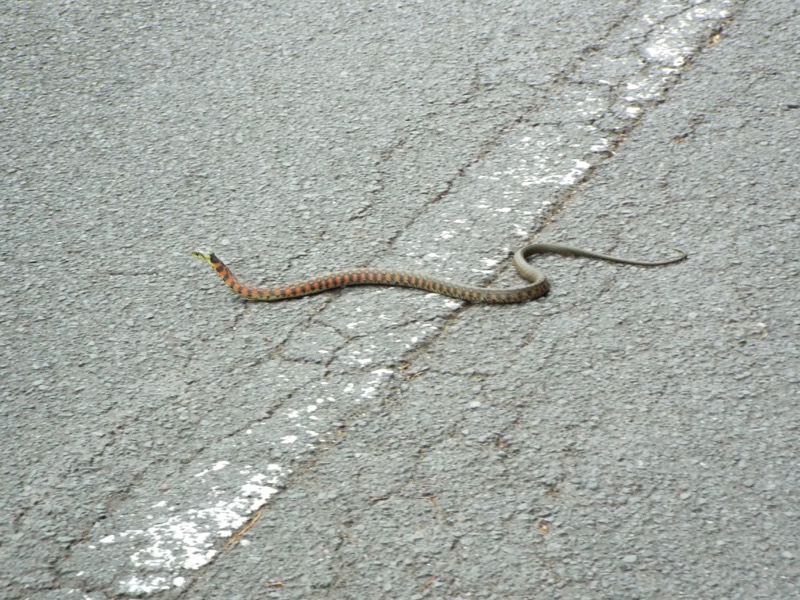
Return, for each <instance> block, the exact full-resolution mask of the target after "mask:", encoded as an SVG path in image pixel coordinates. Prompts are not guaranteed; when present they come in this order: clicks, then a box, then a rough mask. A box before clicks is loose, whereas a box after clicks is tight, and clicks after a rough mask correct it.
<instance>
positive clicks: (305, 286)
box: [194, 252, 470, 302]
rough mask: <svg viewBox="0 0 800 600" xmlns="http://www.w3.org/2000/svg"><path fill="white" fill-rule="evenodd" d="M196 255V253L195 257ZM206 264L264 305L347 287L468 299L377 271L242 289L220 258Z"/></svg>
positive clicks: (425, 281) (437, 285)
mask: <svg viewBox="0 0 800 600" xmlns="http://www.w3.org/2000/svg"><path fill="white" fill-rule="evenodd" d="M194 254H195V255H199V254H200V253H199V252H196V253H194ZM200 258H204V259H205V260H207V261H208V262H209V263H210V264H211V266H212V267H213V268H214V270H215V271H216V272H217V275H219V276H220V278H222V280H223V281H224V282H225V284H226V285H227V286H228V287H229V288H231V289H232V290H233V291H234V292H236V293H237V294H239V295H240V296H243V297H245V298H247V299H248V300H260V301H266V302H277V301H280V300H289V299H292V298H301V297H303V296H309V295H311V294H319V293H321V292H325V291H328V290H333V289H337V288H343V287H347V286H350V285H385V286H400V287H408V288H415V289H422V290H427V291H430V292H435V293H438V294H443V295H445V296H453V297H459V298H461V299H463V300H467V299H470V298H468V297H467V296H468V295H469V294H466V293H464V292H462V293H461V294H460V295H459V296H455V294H456V293H458V291H457V290H455V289H454V288H456V287H458V286H457V285H455V284H454V285H452V286H449V285H447V284H446V282H443V281H439V280H436V279H434V278H431V277H425V276H422V275H416V274H414V273H405V272H402V271H379V270H367V269H365V270H361V271H341V272H337V273H330V274H329V275H322V276H320V277H315V278H314V279H309V280H308V281H299V282H297V283H293V284H290V285H287V286H283V287H274V288H260V287H253V286H249V285H245V284H243V283H241V282H240V281H239V279H238V278H237V277H236V275H234V274H233V272H232V271H231V270H230V269H229V268H228V266H227V265H226V264H225V263H223V262H222V261H221V260H220V259H219V257H217V255H216V254H214V253H213V252H211V253H208V256H207V258H206V257H205V256H200Z"/></svg>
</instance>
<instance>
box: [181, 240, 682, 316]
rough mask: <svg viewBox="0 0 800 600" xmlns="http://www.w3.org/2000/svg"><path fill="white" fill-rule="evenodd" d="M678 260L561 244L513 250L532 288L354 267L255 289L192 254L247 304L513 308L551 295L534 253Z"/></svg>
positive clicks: (209, 256)
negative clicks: (342, 298) (345, 300)
mask: <svg viewBox="0 0 800 600" xmlns="http://www.w3.org/2000/svg"><path fill="white" fill-rule="evenodd" d="M677 252H679V253H680V256H678V257H676V258H671V259H669V260H662V261H656V262H645V261H641V260H629V259H626V258H617V257H615V256H608V255H606V254H598V253H597V252H590V251H588V250H581V249H580V248H574V247H572V246H565V245H562V244H538V243H537V244H529V245H527V246H525V247H523V248H520V249H519V250H517V252H516V253H515V254H514V267H515V268H516V269H517V272H518V273H519V274H520V275H521V276H522V277H523V278H525V279H527V280H528V281H530V285H526V286H523V287H516V288H505V289H498V288H480V287H473V286H470V285H463V284H460V283H453V282H450V281H446V280H444V279H439V278H437V277H431V276H429V275H422V274H420V273H410V272H406V271H396V270H389V269H358V270H351V271H339V272H336V273H330V274H328V275H321V276H319V277H314V278H313V279H309V280H307V281H298V282H296V283H290V284H287V285H280V286H276V287H268V288H262V287H253V286H250V285H245V284H243V283H241V282H240V281H239V279H238V278H237V277H236V276H235V275H234V274H233V273H232V272H231V270H230V269H229V268H228V267H227V266H226V265H225V263H223V262H222V261H221V260H220V259H219V258H218V257H217V255H216V254H214V253H213V252H205V251H202V250H195V251H194V252H192V256H196V257H197V258H200V259H202V260H204V261H206V262H207V263H208V264H210V265H211V266H212V267H213V268H214V270H215V271H216V272H217V275H219V276H220V277H221V278H222V279H223V281H225V283H226V284H227V285H228V287H230V288H231V289H232V290H233V291H234V292H236V293H237V294H239V295H240V296H243V297H244V298H247V299H248V300H259V301H263V302H277V301H280V300H289V299H291V298H300V297H302V296H309V295H311V294H319V293H321V292H326V291H328V290H333V289H336V288H343V287H347V286H350V285H385V286H399V287H407V288H416V289H420V290H426V291H428V292H434V293H436V294H441V295H442V296H449V297H451V298H456V299H458V300H464V301H466V302H473V303H486V304H511V303H516V302H526V301H528V300H535V299H536V298H541V297H542V296H544V295H545V294H547V292H548V291H550V283H549V282H548V281H547V278H546V277H545V275H544V273H542V272H541V271H540V270H539V269H537V268H535V267H534V266H533V265H531V264H530V263H529V262H528V257H529V256H532V255H534V254H560V255H562V256H580V257H584V258H593V259H597V260H604V261H607V262H613V263H620V264H625V265H637V266H640V267H658V266H661V265H669V264H672V263H677V262H680V261H682V260H684V259H685V258H686V253H685V252H683V251H681V250H677Z"/></svg>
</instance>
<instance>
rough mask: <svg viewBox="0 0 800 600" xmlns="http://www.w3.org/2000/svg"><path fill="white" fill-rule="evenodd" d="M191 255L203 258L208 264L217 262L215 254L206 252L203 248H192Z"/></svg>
mask: <svg viewBox="0 0 800 600" xmlns="http://www.w3.org/2000/svg"><path fill="white" fill-rule="evenodd" d="M192 256H194V257H196V258H199V259H201V260H204V261H206V262H207V263H208V264H213V263H215V262H219V259H218V258H217V255H216V254H214V253H213V252H206V251H205V250H192Z"/></svg>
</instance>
